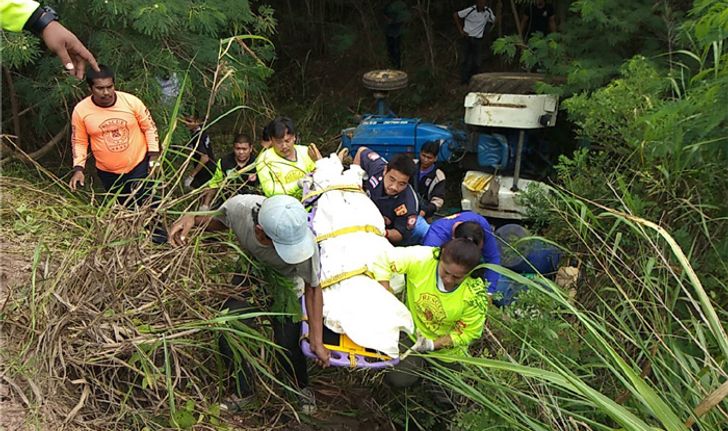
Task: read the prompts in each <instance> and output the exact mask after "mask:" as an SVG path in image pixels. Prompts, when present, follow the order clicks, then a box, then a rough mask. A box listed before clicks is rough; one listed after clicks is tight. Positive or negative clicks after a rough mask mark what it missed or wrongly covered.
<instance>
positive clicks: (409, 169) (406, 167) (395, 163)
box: [387, 154, 417, 178]
mask: <svg viewBox="0 0 728 431" xmlns="http://www.w3.org/2000/svg"><path fill="white" fill-rule="evenodd" d="M390 169H394V170H395V171H399V172H401V173H402V174H404V175H407V176H408V177H410V178H412V177H413V176H414V175H415V173H417V166H416V165H415V162H414V160H412V157H410V156H408V155H407V154H397V155H395V156H394V157H392V160H390V161H389V163H387V170H390Z"/></svg>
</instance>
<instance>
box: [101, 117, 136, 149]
mask: <svg viewBox="0 0 728 431" xmlns="http://www.w3.org/2000/svg"><path fill="white" fill-rule="evenodd" d="M126 124H127V123H126V120H123V119H121V118H109V119H108V120H106V121H104V122H103V123H101V124H100V125H99V129H101V133H102V134H103V137H104V143H105V144H106V148H108V149H109V151H111V152H112V153H120V152H122V151H124V150H126V149H127V148H129V128H128V127H127V126H126Z"/></svg>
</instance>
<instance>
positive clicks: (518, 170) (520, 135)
mask: <svg viewBox="0 0 728 431" xmlns="http://www.w3.org/2000/svg"><path fill="white" fill-rule="evenodd" d="M525 136H526V131H525V130H521V131H520V132H518V145H516V167H515V169H514V171H513V186H511V191H513V192H517V191H518V177H519V176H520V175H521V153H522V152H523V139H524V138H525Z"/></svg>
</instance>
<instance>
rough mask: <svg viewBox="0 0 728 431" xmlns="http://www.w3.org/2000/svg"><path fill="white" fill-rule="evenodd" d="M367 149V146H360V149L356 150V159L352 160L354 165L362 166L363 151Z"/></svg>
mask: <svg viewBox="0 0 728 431" xmlns="http://www.w3.org/2000/svg"><path fill="white" fill-rule="evenodd" d="M366 149H367V147H359V149H358V150H356V154H354V159H353V160H352V162H351V163H352V164H353V165H359V166H361V153H363V152H364V150H366Z"/></svg>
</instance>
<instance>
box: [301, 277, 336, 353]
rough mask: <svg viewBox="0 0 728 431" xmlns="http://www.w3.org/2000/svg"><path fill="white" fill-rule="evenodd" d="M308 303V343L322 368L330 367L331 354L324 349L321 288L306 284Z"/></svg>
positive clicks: (305, 294) (305, 292)
mask: <svg viewBox="0 0 728 431" xmlns="http://www.w3.org/2000/svg"><path fill="white" fill-rule="evenodd" d="M304 300H305V301H306V312H307V313H308V327H309V333H308V341H309V343H310V344H311V351H313V353H314V354H315V355H316V357H317V358H318V360H317V361H316V362H317V363H318V364H319V365H321V366H322V367H328V366H329V358H330V357H331V353H330V352H329V350H328V349H326V348H325V347H324V341H323V339H324V336H323V332H324V316H323V314H324V312H323V308H324V298H323V292H322V291H321V288H320V287H313V286H311V285H310V284H308V283H306V285H305V290H304Z"/></svg>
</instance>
